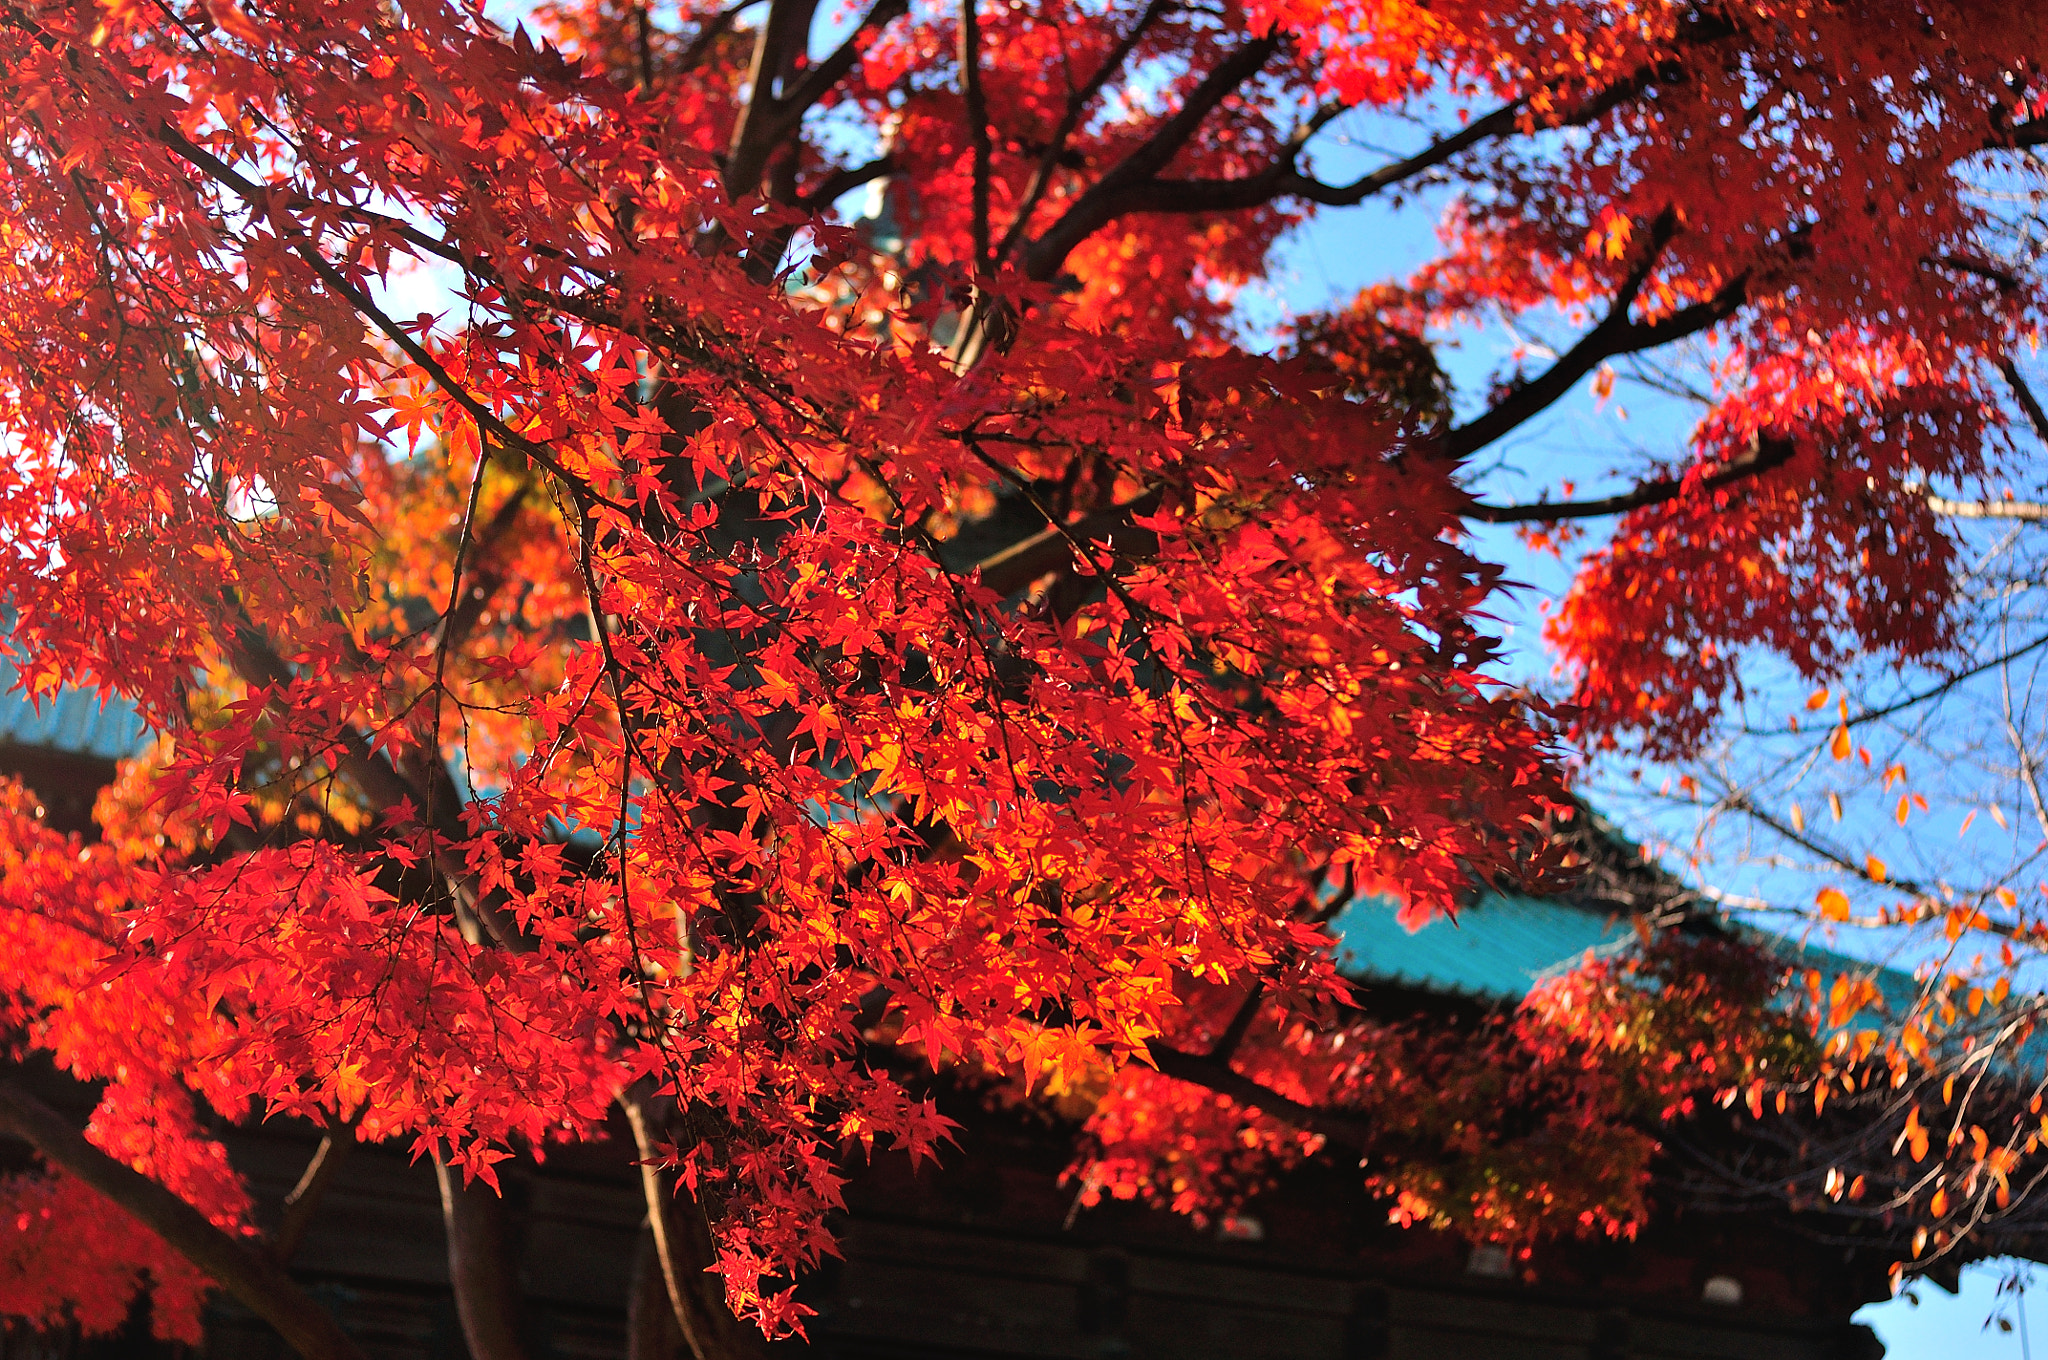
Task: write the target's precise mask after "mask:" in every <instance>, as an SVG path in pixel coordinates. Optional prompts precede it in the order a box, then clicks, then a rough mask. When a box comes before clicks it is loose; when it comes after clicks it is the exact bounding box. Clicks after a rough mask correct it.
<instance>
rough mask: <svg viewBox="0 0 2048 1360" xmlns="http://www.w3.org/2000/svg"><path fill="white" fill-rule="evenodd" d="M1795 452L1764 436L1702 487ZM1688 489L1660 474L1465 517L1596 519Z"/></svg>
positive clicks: (1767, 466) (1479, 507)
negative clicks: (1625, 485)
mask: <svg viewBox="0 0 2048 1360" xmlns="http://www.w3.org/2000/svg"><path fill="white" fill-rule="evenodd" d="M1793 452H1794V445H1793V443H1792V441H1791V440H1789V439H1767V440H1761V441H1759V442H1758V444H1757V447H1756V448H1755V450H1754V451H1752V452H1751V453H1750V454H1749V455H1748V456H1746V457H1743V458H1738V459H1735V460H1734V461H1733V462H1730V463H1728V464H1727V465H1725V466H1723V467H1722V468H1721V469H1719V470H1718V471H1715V472H1710V473H1708V474H1707V475H1706V476H1705V477H1702V478H1701V479H1700V481H1699V488H1700V489H1701V490H1703V491H1712V490H1715V489H1717V488H1719V487H1724V486H1728V485H1730V484H1732V483H1734V482H1739V481H1743V480H1744V479H1746V478H1750V477H1755V476H1759V475H1761V474H1763V473H1765V472H1769V471H1770V470H1771V469H1772V468H1777V467H1783V466H1784V465H1785V464H1786V463H1787V462H1788V461H1790V459H1791V457H1792V454H1793ZM1684 490H1685V479H1684V478H1682V477H1659V478H1657V479H1656V480H1655V481H1649V482H1644V483H1642V484H1641V485H1639V486H1637V487H1634V488H1633V489H1631V490H1628V491H1624V492H1622V493H1620V494H1619V495H1614V496H1603V497H1601V498H1600V499H1598V500H1589V501H1536V502H1534V503H1532V504H1529V505H1486V504H1483V503H1475V504H1473V505H1472V506H1470V507H1468V508H1467V509H1466V511H1465V518H1466V519H1475V520H1478V521H1479V522H1480V523H1481V524H1550V523H1554V522H1556V521H1558V520H1567V519H1596V518H1598V517H1600V516H1602V515H1619V514H1623V513H1625V512H1627V511H1630V510H1640V509H1642V508H1643V507H1644V506H1649V505H1660V504H1662V503H1663V502H1665V501H1669V500H1675V499H1677V497H1678V496H1679V494H1680V493H1681V492H1683V491H1684Z"/></svg>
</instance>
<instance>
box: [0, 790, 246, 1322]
mask: <svg viewBox="0 0 2048 1360" xmlns="http://www.w3.org/2000/svg"><path fill="white" fill-rule="evenodd" d="M40 811H41V809H39V808H38V807H37V806H36V805H35V800H34V798H33V796H32V795H29V794H27V793H25V792H24V791H23V790H22V789H21V788H20V786H19V785H17V784H14V783H12V782H11V781H9V782H8V783H7V784H5V785H4V786H0V818H4V819H5V826H6V830H5V834H4V835H0V957H4V958H6V959H7V960H8V961H9V965H8V968H7V972H6V988H5V990H4V991H0V1036H4V1042H5V1043H6V1045H7V1047H6V1049H5V1050H0V1051H4V1052H5V1053H6V1055H7V1056H8V1057H9V1058H14V1059H19V1058H20V1057H22V1056H23V1055H24V1053H25V1052H26V1051H27V1050H30V1049H33V1050H36V1051H39V1052H41V1053H44V1054H46V1055H48V1057H49V1059H50V1060H51V1061H53V1062H54V1063H55V1064H56V1066H57V1067H58V1068H59V1069H60V1070H62V1071H64V1072H66V1073H68V1074H69V1075H71V1076H73V1077H76V1078H78V1079H79V1080H81V1081H88V1082H104V1083H105V1085H104V1087H103V1088H102V1091H101V1094H100V1099H99V1103H98V1105H97V1107H96V1108H95V1109H94V1110H93V1112H92V1116H91V1120H90V1122H89V1123H88V1124H87V1125H86V1128H85V1136H86V1137H87V1139H88V1140H90V1141H91V1142H92V1143H93V1144H95V1145H96V1146H98V1147H99V1148H100V1149H101V1150H102V1151H104V1152H106V1153H108V1154H110V1155H111V1156H114V1157H117V1158H119V1159H120V1160H121V1161H123V1162H125V1163H126V1164H128V1165H129V1166H132V1167H133V1168H135V1169H136V1170H137V1171H140V1172H142V1173H144V1174H145V1175H148V1176H151V1177H153V1178H155V1179H156V1180H158V1181H160V1182H161V1183H163V1184H164V1185H165V1186H168V1187H169V1188H170V1189H172V1190H174V1191H176V1192H177V1193H178V1194H179V1195H181V1196H182V1197H184V1198H185V1199H186V1200H187V1201H188V1202H189V1203H191V1204H193V1205H195V1206H197V1207H198V1208H200V1209H202V1210H203V1211H205V1212H206V1214H207V1215H208V1217H210V1218H212V1219H213V1221H214V1222H215V1223H216V1224H217V1225H219V1226H220V1227H223V1228H227V1229H230V1230H232V1231H240V1230H241V1229H242V1225H243V1222H244V1218H245V1215H246V1214H247V1212H248V1209H249V1196H248V1193H247V1191H246V1190H245V1189H244V1188H243V1186H242V1182H241V1178H240V1177H239V1176H238V1175H236V1173H235V1171H234V1169H233V1168H232V1167H230V1166H229V1165H228V1161H227V1155H226V1153H225V1151H224V1150H223V1149H222V1147H221V1145H220V1144H219V1143H218V1142H217V1141H215V1140H214V1139H213V1138H212V1137H210V1136H208V1135H207V1133H206V1132H205V1131H204V1130H203V1128H202V1127H201V1124H200V1121H199V1117H198V1115H199V1107H198V1105H197V1104H196V1103H195V1102H196V1101H197V1100H200V1099H203V1100H205V1101H206V1103H207V1104H208V1105H209V1106H211V1108H213V1109H214V1110H218V1111H222V1112H228V1113H234V1112H239V1111H240V1110H241V1109H242V1108H243V1103H242V1102H241V1101H240V1100H239V1099H238V1098H237V1096H236V1087H237V1085H238V1083H237V1081H236V1074H235V1072H234V1071H233V1069H232V1067H231V1066H230V1065H229V1064H228V1063H225V1062H223V1061H221V1058H222V1047H223V1040H224V1038H225V1033H224V1027H223V1026H222V1025H221V1024H220V1023H219V1022H218V1020H217V1019H216V1017H215V1016H214V1015H213V1014H211V1013H210V1010H209V1008H208V1007H207V1006H206V1004H205V1002H204V1001H203V1000H202V999H201V998H199V997H197V996H194V995H192V994H191V993H189V992H186V991H184V990H183V989H181V988H180V987H179V986H178V985H177V983H176V981H175V980H173V979H169V978H166V977H164V976H162V975H161V974H158V973H156V972H154V971H152V970H149V969H147V968H135V967H132V966H125V965H124V963H123V962H122V960H121V958H120V948H119V945H118V941H119V939H120V937H121V934H122V925H123V922H122V919H121V918H122V914H123V913H124V912H125V911H126V910H127V908H128V906H129V899H128V897H127V892H128V890H129V888H130V887H131V884H130V883H129V881H128V880H127V877H126V875H125V874H124V872H123V866H122V865H120V864H119V863H118V862H117V861H116V859H115V856H114V855H113V854H112V853H111V852H110V851H107V850H104V849H85V848H83V847H81V846H80V845H79V844H78V842H77V840H76V839H74V838H69V837H64V836H59V835H56V834H54V833H52V832H50V831H48V830H46V829H45V828H44V827H43V826H42V825H41V823H40V821H39V816H38V814H39V813H40ZM0 1226H4V1227H6V1228H8V1229H10V1231H7V1232H5V1233H0V1313H4V1314H6V1315H9V1316H15V1317H24V1318H28V1319H31V1320H33V1321H36V1322H38V1323H42V1324H51V1323H56V1322H61V1321H63V1320H65V1319H67V1318H69V1319H72V1320H75V1321H76V1322H77V1324H78V1325H79V1327H80V1328H81V1329H82V1330H83V1331H84V1332H85V1333H86V1334H87V1335H96V1334H102V1333H106V1332H110V1331H113V1330H114V1329H116V1328H117V1327H119V1326H120V1325H121V1324H122V1322H123V1321H124V1320H125V1319H126V1318H127V1315H128V1306H129V1303H130V1301H131V1299H132V1298H133V1296H134V1294H135V1292H136V1290H137V1289H138V1288H140V1287H142V1286H143V1285H144V1284H145V1283H146V1284H147V1286H148V1288H149V1290H150V1304H151V1312H150V1316H151V1322H152V1324H153V1326H154V1327H155V1330H156V1332H157V1334H158V1335H160V1336H166V1337H171V1338H174V1339H178V1340H184V1341H190V1342H195V1343H196V1342H197V1341H198V1340H199V1339H200V1336H199V1311H200V1305H201V1303H202V1301H203V1300H204V1297H205V1293H206V1289H207V1280H206V1278H205V1276H204V1275H202V1274H201V1273H200V1272H199V1271H198V1270H197V1269H196V1268H194V1267H193V1266H191V1265H190V1264H189V1263H187V1262H186V1261H185V1260H184V1259H183V1258H182V1257H179V1256H177V1255H176V1254H175V1253H173V1252H172V1251H170V1250H169V1249H168V1248H166V1247H165V1246H164V1245H163V1244H162V1243H161V1242H160V1241H158V1240H157V1239H156V1238H155V1237H154V1236H152V1235H151V1234H150V1233H148V1232H147V1231H145V1230H143V1229H141V1228H140V1227H139V1225H137V1224H136V1223H134V1222H133V1221H131V1220H130V1219H129V1218H128V1216H127V1215H126V1214H125V1213H123V1212H122V1211H121V1210H120V1209H118V1208H116V1207H115V1206H113V1205H111V1204H109V1203H107V1202H106V1201H105V1200H104V1199H102V1198H101V1197H100V1196H99V1195H97V1194H96V1193H94V1192H93V1191H91V1190H89V1189H87V1188H86V1187H85V1186H83V1185H81V1184H79V1183H78V1182H77V1181H74V1180H72V1179H70V1178H69V1177H66V1176H64V1175H62V1174H50V1175H43V1174H33V1175H18V1176H11V1177H7V1178H6V1179H5V1180H4V1181H0Z"/></svg>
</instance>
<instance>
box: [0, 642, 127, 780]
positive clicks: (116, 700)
mask: <svg viewBox="0 0 2048 1360" xmlns="http://www.w3.org/2000/svg"><path fill="white" fill-rule="evenodd" d="M19 684H20V672H19V671H17V670H16V669H15V667H14V665H13V663H12V662H8V661H5V660H0V691H4V692H0V745H7V746H36V747H42V748H44V749H47V750H52V751H66V752H70V753H72V754H74V755H94V756H99V757H100V758H102V759H104V760H125V759H127V758H128V757H130V756H134V755H137V754H140V753H141V751H142V750H143V749H144V748H145V747H146V746H147V744H148V742H149V728H148V725H147V724H145V723H144V722H143V721H142V715H141V714H140V713H138V712H137V711H136V709H135V705H133V704H131V703H129V702H128V701H127V700H126V699H123V698H121V697H119V696H118V695H116V696H113V697H111V698H109V699H107V700H106V701H105V702H104V703H102V702H101V700H100V696H99V695H97V694H95V693H93V692H92V691H91V690H77V689H61V690H58V691H57V692H56V693H55V694H45V695H43V696H41V698H40V699H36V700H31V699H30V698H29V696H28V695H26V694H24V693H22V692H21V690H20V688H19V687H18V686H19Z"/></svg>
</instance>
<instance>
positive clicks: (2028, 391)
mask: <svg viewBox="0 0 2048 1360" xmlns="http://www.w3.org/2000/svg"><path fill="white" fill-rule="evenodd" d="M1998 371H1999V372H2000V373H2003V374H2004V375H2005V380H2006V382H2007V383H2008V384H2010V385H2011V387H2012V394H2013V396H2014V397H2015V398H2017V399H2018V401H2019V404H2020V409H2021V410H2022V411H2025V412H2026V413H2027V423H2028V424H2030V425H2032V426H2033V427H2034V433H2035V434H2036V435H2038V436H2040V438H2041V439H2042V440H2044V441H2048V411H2044V410H2042V409H2041V399H2040V398H2039V397H2037V396H2035V395H2034V389H2033V388H2031V387H2029V386H2028V385H2027V380H2026V379H2025V378H2023V377H2021V376H2020V369H2019V365H2018V364H2015V363H2014V362H2013V361H2012V359H2011V357H2010V356H2007V357H2006V358H2004V359H2001V360H1999V363H1998Z"/></svg>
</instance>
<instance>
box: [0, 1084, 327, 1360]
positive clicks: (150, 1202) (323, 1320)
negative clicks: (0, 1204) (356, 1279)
mask: <svg viewBox="0 0 2048 1360" xmlns="http://www.w3.org/2000/svg"><path fill="white" fill-rule="evenodd" d="M0 1132H4V1133H7V1134H10V1135H12V1136H13V1137H16V1138H19V1139H21V1140H22V1141H24V1142H26V1143H28V1144H29V1145H30V1146H32V1147H34V1148H35V1150H36V1151H37V1152H39V1153H41V1154H42V1156H43V1159H44V1160H45V1161H47V1162H49V1163H50V1164H51V1165H53V1166H56V1167H58V1168H60V1169H62V1170H63V1171H64V1172H65V1173H67V1174H68V1175H71V1176H75V1177H77V1178H78V1179H79V1180H80V1181H81V1182H83V1183H84V1184H86V1185H88V1186H91V1187H92V1188H93V1189H94V1190H96V1191H98V1192H99V1193H100V1194H102V1195H104V1196H106V1197H107V1199H109V1200H111V1201H112V1202H113V1203H114V1204H116V1205H119V1206H120V1207H121V1208H122V1209H123V1210H124V1211H126V1212H127V1213H128V1214H129V1215H131V1216H132V1217H133V1218H134V1219H135V1220H136V1221H137V1222H139V1223H141V1224H142V1225H143V1226H144V1227H146V1228H148V1229H149V1230H150V1231H151V1232H153V1233H155V1234H156V1235H157V1236H158V1237H161V1238H162V1239H163V1240H164V1243H165V1245H166V1246H168V1247H170V1248H171V1250H173V1251H175V1252H177V1253H178V1254H179V1255H180V1256H183V1257H184V1258H185V1259H186V1260H188V1261H190V1262H191V1263H192V1264H193V1265H195V1266H197V1267H198V1268H199V1269H200V1270H203V1271H205V1272H206V1274H207V1275H209V1276H210V1277H212V1279H213V1280H214V1282H215V1283H217V1284H219V1285H220V1287H221V1288H223V1289H225V1290H227V1291H228V1293H230V1294H232V1295H234V1296H235V1298H236V1299H237V1300H238V1301H240V1302H241V1303H242V1304H243V1305H244V1306H245V1307H247V1308H248V1309H249V1310H250V1311H251V1312H253V1313H255V1314H256V1315H257V1316H258V1317H260V1318H262V1319H263V1320H264V1321H265V1322H267V1323H269V1324H270V1325H271V1326H272V1327H273V1328H275V1329H276V1330H277V1334H278V1335H279V1336H281V1337H283V1338H284V1340H285V1342H286V1343H287V1344H288V1345H290V1346H291V1348H292V1349H293V1350H295V1351H297V1352H298V1353H299V1354H300V1355H302V1356H304V1357H305V1358H306V1360H365V1358H364V1356H363V1353H362V1352H361V1351H360V1350H358V1349H357V1348H356V1344H355V1342H353V1341H351V1340H350V1339H349V1337H348V1335H347V1333H345V1332H343V1331H342V1330H341V1327H340V1326H339V1324H337V1323H336V1322H335V1320H334V1318H333V1316H332V1315H331V1314H330V1313H328V1311H327V1310H326V1309H324V1308H322V1307H321V1306H320V1305H319V1304H317V1303H315V1302H314V1301H313V1300H312V1299H311V1298H310V1297H308V1296H307V1295H306V1293H305V1291H303V1290H301V1289H300V1288H299V1286H298V1284H297V1283H296V1282H295V1281H294V1280H293V1279H292V1278H291V1276H289V1275H287V1274H285V1272H284V1269H283V1267H281V1266H279V1265H278V1264H277V1263H276V1262H274V1261H271V1260H269V1259H267V1258H266V1257H264V1256H262V1255H260V1254H259V1253H257V1252H256V1251H254V1250H252V1249H250V1248H249V1247H248V1246H247V1245H245V1244H244V1243H242V1242H241V1241H239V1240H238V1239H236V1238H235V1237H233V1236H232V1235H230V1234H228V1233H226V1232H224V1231H222V1230H221V1229H219V1228H217V1227H215V1226H214V1225H213V1224H212V1223H211V1222H210V1221H209V1220H208V1219H207V1217H206V1215H204V1214H202V1213H200V1212H199V1211H198V1210H197V1209H195V1208H193V1207H192V1206H191V1205H190V1204H187V1203H186V1202H185V1201H184V1200H183V1199H180V1198H179V1197H178V1196H177V1195H174V1194H172V1193H171V1192H170V1191H169V1190H167V1189H165V1188H164V1187H163V1186H161V1185H159V1184H158V1183H157V1182H155V1181H153V1180H151V1179H150V1178H149V1177H147V1176H144V1175H142V1174H141V1173H140V1172H138V1171H135V1170H132V1169H131V1168H129V1167H128V1166H126V1165H124V1164H122V1163H121V1162H119V1161H116V1160H115V1159H114V1158H112V1157H109V1156H108V1155H107V1154H106V1153H104V1152H102V1151H100V1150H99V1149H98V1148H96V1147H94V1146H93V1145H92V1144H91V1143H88V1142H87V1141H86V1140H85V1136H84V1135H83V1134H81V1133H79V1132H78V1131H77V1130H75V1129H73V1128H72V1127H71V1125H70V1124H69V1123H67V1122H66V1121H65V1120H64V1118H63V1117H62V1116H61V1115H59V1114H58V1113H57V1112H56V1111H55V1110H52V1109H51V1108H50V1107H49V1106H47V1105H45V1104H43V1102H41V1101H40V1100H37V1099H36V1098H35V1097H34V1096H32V1095H30V1094H29V1093H28V1092H27V1091H25V1090H23V1089H21V1088H20V1087H19V1086H17V1085H15V1084H14V1083H13V1082H11V1081H0Z"/></svg>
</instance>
